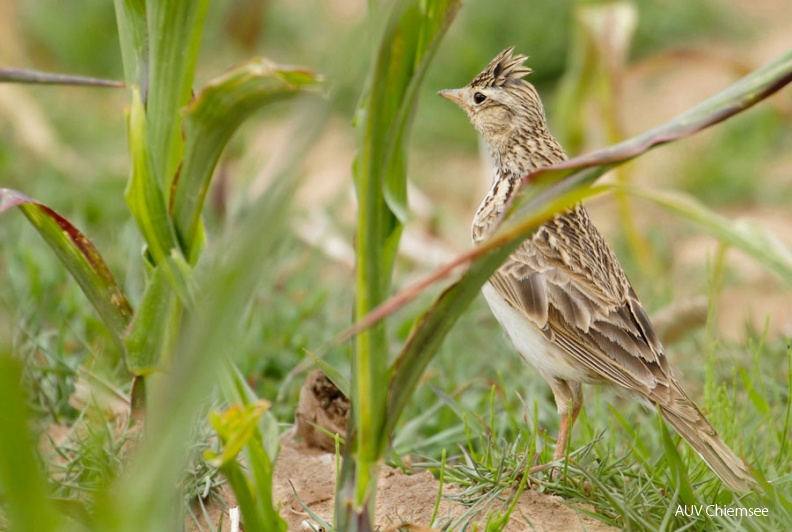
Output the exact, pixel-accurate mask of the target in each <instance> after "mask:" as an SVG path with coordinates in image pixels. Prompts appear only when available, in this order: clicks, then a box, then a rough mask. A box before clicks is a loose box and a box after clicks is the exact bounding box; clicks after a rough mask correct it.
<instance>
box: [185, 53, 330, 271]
mask: <svg viewBox="0 0 792 532" xmlns="http://www.w3.org/2000/svg"><path fill="white" fill-rule="evenodd" d="M316 84H317V78H316V76H315V75H314V74H313V73H312V72H310V71H308V70H305V69H301V68H295V67H289V66H281V65H277V64H275V63H273V62H271V61H269V60H267V59H255V60H253V61H250V62H248V63H245V64H244V65H241V66H239V67H237V68H234V69H232V70H230V71H229V72H227V73H225V74H223V75H222V76H221V77H220V78H218V79H216V80H214V81H212V82H211V83H209V84H208V85H207V86H206V87H204V89H203V90H202V91H201V92H200V94H198V96H197V97H196V98H195V99H194V100H193V101H192V102H190V105H189V106H188V107H187V108H186V111H185V114H184V135H185V143H186V144H185V148H184V161H183V163H182V167H181V170H180V172H179V176H178V178H177V182H176V184H175V192H174V195H173V218H174V220H175V224H176V230H177V232H178V235H179V239H180V241H181V243H182V249H184V252H185V255H187V257H189V258H190V262H191V263H193V264H194V263H195V262H196V260H197V258H198V252H199V251H200V247H199V246H197V245H195V241H196V231H197V229H198V226H199V224H200V217H201V208H202V207H203V202H204V198H205V197H206V192H207V190H208V189H209V183H210V181H211V179H212V174H213V172H214V169H215V166H216V165H217V161H218V159H219V158H220V154H221V152H222V151H223V148H224V147H225V145H226V143H227V142H228V140H229V139H230V138H231V136H232V135H233V134H234V132H235V131H236V130H237V129H238V128H239V126H240V125H241V124H242V122H243V121H244V120H245V119H246V118H248V117H249V116H250V115H251V114H252V113H253V112H254V111H256V110H257V109H260V108H261V107H263V106H265V105H267V104H270V103H273V102H276V101H280V100H284V99H286V98H289V97H292V96H294V95H296V94H298V93H299V92H300V91H303V90H306V89H311V88H314V87H316Z"/></svg>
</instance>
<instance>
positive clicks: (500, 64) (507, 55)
mask: <svg viewBox="0 0 792 532" xmlns="http://www.w3.org/2000/svg"><path fill="white" fill-rule="evenodd" d="M512 52H514V46H510V47H509V48H506V49H505V50H503V51H502V52H501V53H499V54H498V55H497V56H496V57H495V59H493V60H492V61H491V62H490V64H489V65H487V68H485V69H484V70H483V71H482V72H481V74H479V75H478V76H476V77H475V78H474V79H473V81H471V82H470V85H471V86H475V87H502V86H504V85H505V84H506V83H507V82H508V81H509V80H515V79H520V78H522V77H523V76H527V75H528V74H530V73H531V72H533V70H531V69H530V68H528V67H527V66H525V65H523V63H524V62H525V60H526V59H528V57H527V56H524V55H517V56H514V57H512Z"/></svg>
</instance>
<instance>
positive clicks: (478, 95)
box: [473, 92, 487, 103]
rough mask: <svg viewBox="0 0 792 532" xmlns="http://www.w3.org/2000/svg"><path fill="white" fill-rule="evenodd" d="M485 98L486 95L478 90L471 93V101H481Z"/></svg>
mask: <svg viewBox="0 0 792 532" xmlns="http://www.w3.org/2000/svg"><path fill="white" fill-rule="evenodd" d="M486 99H487V97H486V96H484V95H483V94H481V93H480V92H477V93H476V94H474V95H473V101H474V102H476V103H482V102H483V101H484V100H486Z"/></svg>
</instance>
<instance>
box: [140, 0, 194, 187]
mask: <svg viewBox="0 0 792 532" xmlns="http://www.w3.org/2000/svg"><path fill="white" fill-rule="evenodd" d="M208 7H209V0H191V1H169V0H147V2H146V9H145V11H146V21H147V23H148V40H149V41H148V43H149V58H148V60H149V85H148V92H147V95H146V117H147V119H148V138H149V141H150V143H149V144H148V149H149V150H151V161H152V168H153V171H154V176H156V179H157V182H158V183H159V184H160V186H161V187H162V190H163V191H164V197H165V198H166V200H168V201H169V198H170V194H171V184H172V182H173V179H174V177H175V173H176V168H177V167H178V165H179V162H180V161H181V159H182V148H183V143H182V138H181V115H180V113H179V110H180V109H181V108H182V107H183V106H184V105H186V104H187V102H188V101H189V100H190V94H191V92H192V85H193V78H194V76H195V65H196V61H197V58H198V49H199V48H200V44H201V35H202V33H203V26H204V19H205V18H206V10H207V9H208Z"/></svg>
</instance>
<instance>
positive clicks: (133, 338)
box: [124, 266, 181, 376]
mask: <svg viewBox="0 0 792 532" xmlns="http://www.w3.org/2000/svg"><path fill="white" fill-rule="evenodd" d="M180 310H181V307H180V306H179V305H178V300H177V298H176V293H175V292H174V291H173V289H172V288H171V286H170V284H168V280H167V278H166V276H165V273H164V271H163V268H160V267H159V266H157V267H155V268H154V271H153V272H152V273H151V275H150V277H149V280H148V283H146V291H145V292H144V293H143V298H142V299H141V300H140V304H139V305H138V308H137V311H136V312H135V316H134V318H133V319H132V323H131V324H130V325H129V328H128V329H127V334H126V336H125V337H124V346H125V347H126V355H127V357H126V361H127V370H129V372H130V373H132V374H134V375H142V376H146V375H150V374H152V373H154V371H156V370H157V369H159V368H160V367H161V366H162V364H163V363H164V362H165V360H167V359H168V355H169V354H170V353H172V352H173V349H174V347H175V345H176V339H177V337H178V331H177V328H178V324H179V322H180V319H181V312H180Z"/></svg>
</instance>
